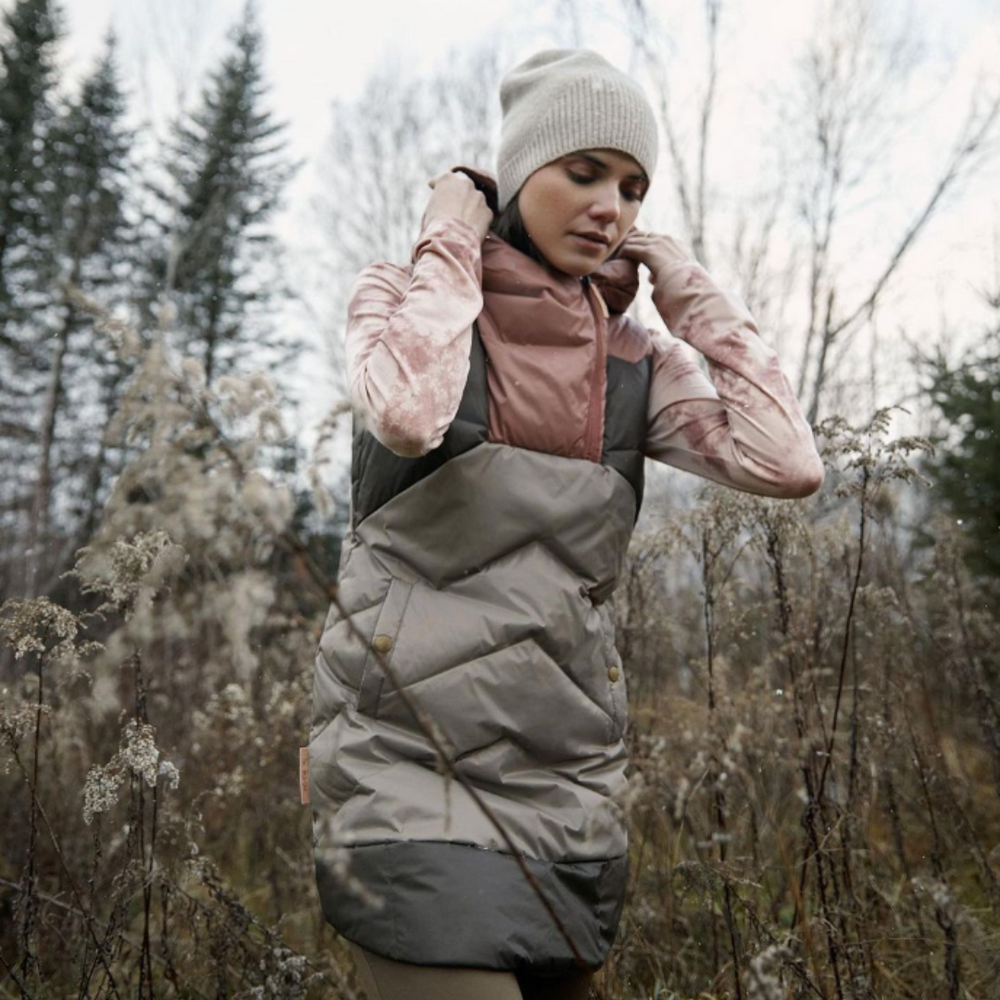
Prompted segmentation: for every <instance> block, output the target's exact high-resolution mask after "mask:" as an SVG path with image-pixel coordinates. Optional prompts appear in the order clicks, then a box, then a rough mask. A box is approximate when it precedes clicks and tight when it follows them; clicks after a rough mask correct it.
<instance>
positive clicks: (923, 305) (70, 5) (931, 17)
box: [0, 0, 1000, 437]
mask: <svg viewBox="0 0 1000 1000" xmlns="http://www.w3.org/2000/svg"><path fill="white" fill-rule="evenodd" d="M11 2H12V0H0V7H3V8H9V7H10V6H11ZM61 2H62V8H63V10H64V11H65V13H66V15H67V20H68V32H69V34H68V38H67V40H66V43H65V44H64V46H63V50H62V53H63V54H62V61H63V66H64V71H65V76H66V78H67V79H69V80H73V79H76V78H78V77H79V76H80V75H81V74H83V73H85V72H87V71H88V70H89V69H90V67H91V65H92V62H93V60H94V58H95V57H96V55H97V54H98V52H99V51H100V49H101V47H102V41H103V38H104V36H105V34H106V32H107V30H108V28H109V27H111V26H113V27H114V29H115V31H116V32H117V34H118V36H119V40H120V42H121V46H120V56H119V66H120V69H121V71H122V74H123V77H124V83H125V85H126V87H127V88H128V90H129V91H130V93H131V101H132V104H131V109H130V110H131V113H132V115H133V118H134V119H136V120H141V119H150V120H151V121H152V123H153V124H154V125H156V124H157V123H158V122H162V119H163V116H164V115H166V114H169V113H173V112H174V111H175V109H176V108H177V107H178V106H179V105H181V104H186V105H188V106H191V105H192V104H193V103H194V102H195V101H196V99H197V96H198V92H199V90H200V87H201V85H202V84H203V82H204V74H205V72H206V70H207V69H210V68H212V67H214V66H215V65H216V64H217V62H218V59H219V57H220V56H221V55H222V53H223V52H224V51H226V46H227V42H226V33H227V31H228V30H229V28H230V27H231V25H232V24H233V23H234V22H235V21H236V20H237V19H238V18H239V16H240V14H241V12H242V9H243V0H61ZM617 6H618V5H616V4H615V3H613V2H611V0H606V2H603V3H576V4H573V3H572V2H570V3H565V2H564V3H562V4H558V3H550V4H548V5H547V6H543V5H541V4H539V3H537V2H530V0H494V2H493V3H490V4H481V3H470V2H469V0H434V2H421V3H416V2H412V0H410V2H406V3H399V2H377V0H373V2H363V3H352V4H343V5H342V4H336V3H318V2H316V0H311V2H307V0H258V9H259V12H260V23H261V26H262V28H263V34H264V45H265V67H266V75H267V81H268V83H269V84H270V86H271V90H270V93H269V95H268V106H269V107H270V109H271V110H273V111H274V112H275V114H276V116H277V118H278V119H279V120H284V121H287V122H288V123H289V128H288V130H287V131H286V138H287V140H288V142H289V153H290V154H291V155H292V156H294V157H301V158H306V159H307V160H308V161H309V162H310V164H312V163H314V162H315V160H316V158H317V156H318V154H319V153H320V151H321V148H322V145H323V142H324V140H325V139H326V137H327V135H328V133H329V129H330V104H331V101H332V100H333V99H334V98H341V99H346V100H349V99H351V98H352V97H354V96H355V95H357V93H358V92H359V91H360V89H361V87H362V86H363V84H364V81H365V78H366V76H367V75H368V74H369V73H370V72H371V71H372V70H373V69H375V68H376V67H378V66H379V65H381V64H382V63H384V61H385V60H386V59H387V58H390V57H395V58H398V59H399V60H400V62H401V64H402V65H404V66H406V67H407V69H408V70H414V71H421V70H427V69H430V68H431V67H432V66H433V65H434V64H435V62H436V61H439V60H441V59H442V58H444V57H445V55H446V54H447V53H448V51H449V50H450V49H452V48H453V47H454V46H456V45H460V44H462V43H463V42H467V41H473V40H476V39H481V38H483V37H484V36H486V35H488V34H489V33H490V32H491V31H495V30H497V29H498V28H499V27H500V26H509V25H511V24H516V25H517V27H518V30H519V35H518V38H519V41H518V43H517V44H518V46H520V47H521V50H520V51H517V52H514V53H513V56H514V58H515V60H516V59H521V58H524V57H525V56H527V55H528V54H530V53H531V52H533V51H535V50H537V49H540V48H544V47H549V46H564V45H573V44H583V45H586V46H588V47H591V48H596V49H598V50H599V51H601V52H602V54H604V55H605V56H606V57H608V58H609V59H611V60H612V61H613V62H616V63H617V64H618V65H619V66H621V67H622V68H626V61H627V58H628V48H627V44H626V42H625V39H624V38H623V37H622V34H621V32H620V31H619V30H617V22H616V15H615V13H614V12H615V11H616V9H617ZM650 6H651V7H652V8H653V9H654V10H656V11H657V12H658V13H659V15H660V16H661V18H662V19H663V23H664V24H665V25H666V26H667V30H668V32H669V35H670V39H669V41H670V44H671V51H672V52H673V53H674V56H673V57H674V59H675V61H676V65H675V66H674V67H673V69H674V75H673V77H672V80H673V82H674V86H676V87H677V92H676V93H675V94H674V95H673V96H674V100H675V101H676V102H678V104H679V106H680V107H681V109H682V110H683V108H684V106H685V97H686V96H689V95H690V96H694V95H695V94H697V92H698V89H699V88H700V87H701V86H702V85H703V67H704V63H705V59H704V50H703V48H702V47H701V45H700V43H701V42H702V41H703V37H704V35H703V27H702V22H703V16H704V15H703V4H701V3H696V2H693V0H673V2H667V0H653V2H651V3H650ZM873 6H875V5H873ZM878 6H879V7H883V6H884V7H885V9H886V10H887V11H888V15H889V17H890V19H893V18H896V19H901V18H905V17H906V16H907V14H908V13H909V14H912V16H913V17H915V18H917V19H918V21H919V23H920V25H921V30H922V34H923V35H924V37H925V38H926V39H927V43H928V45H929V51H928V54H927V61H926V64H925V67H924V68H923V69H922V70H921V72H920V73H919V74H918V76H917V79H916V81H915V83H914V88H913V93H912V95H911V96H912V106H913V107H914V109H917V108H918V107H919V108H920V110H919V112H917V111H916V110H915V113H914V120H913V123H912V131H911V132H910V133H909V134H908V135H904V136H901V137H900V139H899V141H898V142H896V143H894V145H893V149H892V150H886V156H885V160H884V164H880V165H877V166H876V168H875V169H876V170H878V169H880V168H881V170H882V171H883V172H884V175H885V176H884V180H885V183H886V184H887V185H888V186H889V188H890V190H891V192H892V194H893V197H892V198H891V199H889V198H882V199H879V198H876V199H873V203H872V204H869V205H858V206H856V207H855V212H854V214H855V216H856V218H855V220H854V224H855V229H854V239H855V241H856V245H855V247H854V248H853V249H852V250H851V252H850V253H849V254H846V255H845V256H846V257H848V258H849V259H847V260H845V262H844V267H845V278H846V280H847V282H848V286H847V287H850V281H851V280H852V279H851V268H852V267H854V268H855V269H856V270H855V272H854V280H856V281H857V283H858V287H859V288H861V287H862V286H863V284H864V280H865V278H866V277H867V275H866V272H865V270H864V267H865V265H864V253H865V252H866V250H868V249H870V250H871V252H872V254H873V264H872V266H875V265H874V260H875V257H874V255H875V254H878V253H879V252H881V254H882V256H881V257H880V258H879V259H882V260H884V253H885V247H886V246H888V245H890V244H891V243H892V241H893V240H894V239H898V236H899V234H900V227H901V226H903V225H904V224H905V222H906V221H907V220H909V219H911V218H912V216H913V213H914V209H915V207H916V206H920V205H922V204H923V203H924V202H925V201H926V198H927V197H928V194H929V186H930V184H931V182H932V181H933V180H934V179H936V176H937V174H936V170H937V169H938V168H939V167H940V164H941V163H942V162H944V157H945V155H946V153H947V147H948V143H949V141H950V139H951V138H952V137H953V136H954V134H955V130H956V128H957V126H958V118H959V116H961V115H964V113H965V111H966V107H967V103H968V99H969V94H970V92H971V91H972V90H973V89H974V87H975V86H976V85H975V83H974V82H973V81H974V80H975V75H976V73H977V72H982V71H984V70H986V68H987V67H989V66H991V65H992V66H993V67H996V66H1000V13H998V3H997V0H952V2H949V3H948V4H943V3H940V2H938V0H897V2H893V3H889V4H886V5H882V4H880V5H878ZM722 8H723V21H722V24H723V29H722V39H721V51H720V65H719V74H720V76H719V109H718V119H717V121H716V124H715V129H714V132H713V135H714V136H715V147H714V149H713V151H712V158H711V160H710V167H711V169H712V170H713V177H712V179H713V182H714V183H715V184H716V185H717V189H718V191H719V192H720V196H719V203H720V205H721V204H722V203H723V201H724V200H725V196H727V195H728V196H733V197H737V196H739V195H741V194H744V193H748V192H746V191H745V190H744V188H745V186H746V184H747V183H748V178H749V177H751V176H752V175H754V174H755V173H759V172H760V171H761V170H767V168H768V163H769V158H770V155H771V153H772V150H771V145H772V144H771V143H770V142H769V138H770V136H769V133H768V132H767V131H766V130H765V129H764V127H763V126H760V125H758V124H757V120H756V119H755V118H754V115H756V114H757V113H758V111H759V109H760V108H761V107H762V105H763V103H765V99H766V95H767V94H768V93H769V92H770V90H771V89H772V88H777V87H779V86H780V85H781V82H782V81H783V80H785V79H787V75H788V74H789V73H790V72H791V70H792V67H793V61H794V59H795V58H796V57H797V56H798V55H799V54H800V53H801V46H802V44H803V42H804V40H805V39H806V37H807V36H808V33H809V31H810V27H811V25H812V24H813V21H814V19H815V18H816V16H817V14H818V12H819V11H820V10H821V4H820V3H819V0H738V2H737V0H732V2H724V3H723V5H722ZM557 9H558V10H561V11H562V12H563V13H562V16H561V17H560V18H554V17H553V11H554V10H557ZM192 25H193V26H194V30H193V31H192V30H191V26H192ZM688 66H690V72H688V71H687V67H688ZM997 80H998V78H997V75H996V74H994V76H993V77H992V87H993V92H995V90H996V87H997V86H998V83H997ZM949 81H950V82H949ZM686 86H687V87H689V89H688V90H687V91H686V90H685V87H686ZM942 87H947V89H946V90H945V91H944V92H943V93H942V94H941V95H939V96H937V98H936V100H935V101H934V102H933V103H932V104H930V105H928V106H926V107H921V106H920V102H921V101H922V100H929V99H930V97H931V95H937V94H938V90H939V89H940V88H942ZM686 103H687V104H689V105H690V107H692V108H694V107H695V104H694V102H693V101H689V102H686ZM665 159H666V157H665V156H662V155H661V162H662V161H664V160H665ZM315 183H316V180H315V176H314V175H313V173H312V171H311V169H310V168H309V167H306V168H305V169H304V170H302V171H300V174H299V176H298V177H297V179H296V180H295V182H294V186H293V188H292V189H291V191H290V193H289V207H288V209H287V210H286V212H285V213H284V215H283V217H282V218H281V219H279V220H277V227H278V230H279V232H280V233H281V235H282V236H283V237H284V238H285V240H286V241H287V242H288V243H289V244H291V245H292V249H293V250H294V249H295V244H296V243H297V242H299V243H301V244H302V245H305V244H306V243H308V241H309V240H310V239H314V238H315V235H314V234H313V235H309V234H308V233H307V228H308V218H309V216H308V210H307V208H306V202H307V198H308V194H309V191H310V190H311V186H313V185H315ZM654 191H655V187H654ZM966 191H967V193H966V194H965V195H964V196H963V198H962V199H961V201H956V203H955V204H953V205H949V206H948V207H947V210H946V211H944V212H942V214H941V217H940V219H938V220H937V221H935V222H934V223H933V228H932V231H930V232H929V233H928V235H927V237H926V238H925V239H924V241H923V242H922V244H921V246H920V248H919V250H918V251H917V252H915V253H914V254H913V255H912V258H911V259H910V260H909V261H908V263H907V267H906V272H905V277H904V278H903V279H902V280H901V281H900V282H899V283H898V286H897V289H896V293H895V298H894V301H895V302H896V305H897V306H898V310H899V311H898V314H894V315H892V316H889V317H887V320H886V321H888V322H897V323H907V324H908V325H909V332H910V334H911V335H914V334H915V333H917V328H919V327H920V326H921V324H923V325H925V326H926V336H927V337H928V338H933V337H935V336H937V334H938V331H939V327H940V324H941V321H942V316H943V315H944V314H947V315H948V316H949V318H951V317H953V316H955V315H956V314H957V313H959V312H960V311H961V310H962V309H963V308H974V307H973V305H972V303H973V301H974V300H973V296H972V294H971V288H972V287H974V286H983V285H985V284H986V283H987V282H988V280H989V278H990V275H992V274H994V273H995V272H996V269H997V267H998V264H997V262H996V260H995V258H994V256H993V254H994V251H995V248H994V245H993V241H994V239H996V238H997V233H998V229H1000V169H998V163H997V161H996V160H994V162H993V163H992V165H991V167H990V170H989V171H988V172H986V173H984V174H982V175H981V176H980V178H979V179H978V180H977V181H976V182H975V183H974V184H973V185H971V186H968V187H967V188H966ZM665 194H666V192H665ZM661 197H663V196H661ZM880 240H884V241H886V242H885V243H883V244H881V245H879V242H880ZM980 315H982V312H981V310H980ZM327 335H330V331H328V333H327ZM762 335H764V336H765V337H766V332H765V331H762ZM796 356H797V355H796ZM306 370H307V371H308V372H309V382H310V384H311V386H312V387H314V388H315V387H316V385H317V382H318V387H319V389H320V390H322V388H323V381H322V376H321V375H320V374H319V373H318V371H317V368H316V365H315V364H312V365H307V368H306ZM322 401H323V393H322V391H319V392H318V393H317V394H316V396H315V398H314V400H313V403H312V404H311V410H310V412H309V413H308V414H307V420H309V421H312V420H314V419H315V418H316V416H317V415H318V412H319V408H320V407H321V406H322ZM886 401H887V400H882V402H886ZM306 437H309V435H308V433H307V434H306Z"/></svg>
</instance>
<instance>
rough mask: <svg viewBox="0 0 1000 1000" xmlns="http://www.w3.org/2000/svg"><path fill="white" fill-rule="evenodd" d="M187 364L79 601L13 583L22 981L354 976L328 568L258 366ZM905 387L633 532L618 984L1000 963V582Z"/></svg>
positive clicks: (138, 402) (878, 980) (139, 987)
mask: <svg viewBox="0 0 1000 1000" xmlns="http://www.w3.org/2000/svg"><path fill="white" fill-rule="evenodd" d="M134 349H135V350H138V348H134ZM197 376H198V373H197V372H196V371H195V372H192V371H191V369H190V365H188V366H187V367H186V368H185V370H184V371H183V372H181V373H176V372H173V371H172V370H171V369H170V366H169V364H167V362H166V359H165V358H164V357H163V356H162V354H156V355H154V354H152V353H151V354H150V355H149V356H148V357H146V358H145V359H144V361H143V364H142V365H141V367H140V369H139V374H138V376H137V378H136V380H135V383H134V384H133V387H132V391H131V392H130V394H129V397H128V398H127V400H126V405H125V406H124V407H123V409H122V412H121V413H120V415H119V419H120V420H122V421H124V422H125V423H126V424H127V425H128V426H130V427H132V428H133V430H134V434H135V436H136V439H141V440H142V441H143V442H144V443H145V445H146V449H145V451H144V453H143V455H142V456H141V458H140V459H138V460H137V462H136V463H135V464H134V465H133V467H131V468H130V469H129V470H128V472H127V474H126V475H125V476H123V477H122V480H121V482H120V483H119V484H118V488H117V489H116V492H115V495H114V497H113V498H112V500H111V502H110V503H109V505H108V509H107V510H106V513H105V519H104V523H103V524H102V526H101V529H100V532H99V533H98V535H97V536H96V537H95V538H94V539H93V540H92V543H91V545H90V546H88V548H87V549H86V550H84V551H83V552H81V553H80V558H79V560H78V562H77V565H76V569H75V571H74V573H75V579H76V580H77V581H78V600H77V602H76V603H75V604H74V606H73V607H71V608H63V607H58V606H56V605H54V604H52V603H51V602H49V601H47V600H45V599H38V600H33V601H9V602H7V603H6V604H5V605H4V606H3V609H2V611H0V625H2V631H3V634H4V638H5V640H6V642H7V643H8V644H9V646H10V649H11V650H12V651H13V654H14V656H15V657H16V658H15V659H13V661H12V662H13V663H14V664H15V666H16V669H15V672H14V674H13V675H12V676H11V677H9V678H7V680H6V682H5V683H6V686H5V687H4V688H3V690H2V695H0V760H2V761H3V765H2V767H3V772H2V774H0V796H2V801H3V803H4V823H3V826H2V829H0V996H4V997H14V996H17V997H32V998H38V1000H42V998H57V997H58V998H62V997H71V996H75V997H81V998H82V997H95V998H96V997H101V998H103V997H123V998H124V997H139V998H140V1000H141V998H143V997H154V996H156V997H161V996H162V997H168V996H169V997H175V996H176V997H192V998H195V997H214V998H223V997H226V998H229V997H233V998H236V997H240V998H242V997H253V998H261V1000H263V998H278V997H281V998H295V997H303V998H305V997H310V998H312V997H317V998H318V997H331V996H338V997H343V998H351V997H354V996H357V995H358V992H357V987H356V985H355V979H354V975H353V970H352V967H351V962H350V960H349V957H348V954H347V951H346V948H345V947H344V943H343V942H342V941H341V940H340V939H338V938H337V936H336V935H335V934H334V933H333V932H332V930H331V929H330V928H329V927H327V926H326V925H325V924H324V922H323V919H322V915H321V913H320V910H319V904H318V899H317V896H316V892H315V886H314V881H313V867H312V857H311V829H310V817H309V811H308V809H306V808H304V807H302V806H301V805H300V804H299V800H298V784H297V759H298V749H297V748H298V747H299V746H300V745H301V744H303V743H304V742H305V740H306V736H307V733H308V722H309V719H308V717H309V698H310V691H311V682H312V664H313V657H314V654H315V647H316V642H317V640H318V636H319V632H320V629H321V627H322V624H323V620H324V618H325V615H326V612H327V608H328V604H329V600H330V598H331V596H333V597H334V599H336V588H335V586H334V585H333V581H331V580H330V579H328V578H327V573H325V572H324V570H323V568H322V567H320V566H318V565H317V564H316V562H315V561H313V560H311V559H310V557H309V547H308V545H307V544H306V543H305V542H303V541H302V539H301V538H300V537H299V536H298V534H296V532H295V531H294V530H293V528H292V504H291V502H290V496H289V492H288V490H287V488H286V487H284V486H283V485H281V484H275V483H272V482H270V481H269V480H268V479H267V478H266V477H264V476H263V475H261V474H260V473H258V472H255V471H254V469H255V467H256V465H255V464H256V462H257V458H258V452H259V449H260V448H261V447H262V446H264V445H265V444H266V442H267V441H268V440H269V439H273V438H269V435H270V434H272V433H273V428H274V427H275V416H274V410H273V403H272V401H271V399H270V397H269V390H268V384H267V381H266V380H265V379H258V380H254V381H252V382H251V383H240V382H237V381H235V380H228V383H227V384H226V385H217V386H212V387H208V386H205V385H204V384H203V380H200V379H199V378H198V377H197ZM341 412H343V411H341ZM888 418H889V413H888V412H882V413H880V414H878V415H877V416H876V418H875V420H873V421H872V423H871V424H870V425H869V426H866V427H863V428H852V427H850V426H849V425H847V424H846V423H845V422H843V421H840V420H830V421H827V422H826V423H825V424H824V425H822V426H821V427H819V428H817V439H818V440H819V441H820V443H821V444H822V445H823V447H824V452H825V460H826V462H827V468H828V478H827V483H826V485H825V486H824V489H823V491H822V492H821V493H820V494H819V495H817V496H815V497H812V498H809V499H808V500H806V501H784V500H771V499H767V498H761V497H755V496H751V495H749V494H744V493H739V492H737V491H732V490H726V489H723V488H721V487H717V486H714V485H708V486H706V489H705V490H704V491H703V494H702V495H701V497H700V498H699V501H698V503H697V504H696V505H695V506H694V507H693V508H692V509H691V510H690V511H687V512H685V513H683V514H681V515H678V516H677V517H675V518H674V519H673V520H672V521H671V522H670V523H669V524H668V525H666V526H665V527H663V528H661V529H658V530H650V531H648V532H644V533H643V534H642V535H637V536H636V537H635V539H634V540H633V545H632V549H631V552H630V558H629V561H628V566H627V572H626V576H625V579H624V580H623V581H622V586H621V588H620V589H619V592H618V599H617V617H618V626H619V635H618V641H619V646H620V648H621V649H622V652H623V656H624V660H625V667H626V676H627V682H628V686H629V691H630V699H631V703H632V721H631V724H630V727H629V730H628V734H627V735H628V738H629V740H630V745H631V751H632V764H631V775H632V781H631V784H630V788H629V793H628V797H627V800H626V801H623V802H622V803H621V804H622V806H623V808H624V809H625V810H626V813H627V815H628V817H629V823H630V831H631V836H630V845H631V858H632V868H631V883H630V891H629V897H628V900H627V903H626V908H625V911H624V914H623V917H622V924H621V929H620V932H619V935H618V939H617V941H616V945H615V948H614V950H613V952H612V954H611V956H610V958H609V961H608V963H607V965H606V967H605V969H604V972H603V973H602V974H601V975H600V976H599V977H598V983H597V986H598V991H599V994H600V995H601V996H603V997H607V998H609V1000H610V998H615V1000H619V998H620V1000H637V998H660V1000H666V998H695V997H697V998H702V1000H708V998H723V997H725V998H731V997H732V998H737V997H738V998H747V1000H750V998H752V1000H776V998H785V997H789V998H791V997H794V998H806V997H817V998H819V997H822V998H829V1000H834V998H836V1000H845V998H851V1000H862V998H864V1000H868V998H871V1000H875V998H878V1000H890V998H897V997H898V998H927V1000H939V998H942V997H954V998H958V997H962V998H977V1000H989V998H992V997H997V996H1000V991H998V986H997V984H998V982H1000V937H998V932H997V928H998V927H1000V886H998V877H997V867H998V865H1000V856H998V850H997V844H998V832H1000V684H998V672H1000V671H998V662H997V657H998V653H997V650H998V648H1000V642H998V639H1000V636H998V625H997V617H996V615H995V613H994V610H993V609H994V608H995V606H996V605H995V603H994V599H995V596H996V587H995V584H994V583H991V582H989V581H985V582H984V581H975V580H973V579H971V578H970V577H969V576H968V574H967V572H966V571H965V569H964V566H963V563H962V559H961V544H962V540H961V538H960V537H959V536H957V535H956V534H955V527H954V525H953V524H952V523H951V521H950V520H949V519H948V518H947V517H946V516H945V515H944V513H943V512H935V511H933V510H931V512H930V513H929V514H928V515H927V516H926V517H924V518H923V523H922V528H923V529H924V534H925V536H926V537H928V538H930V539H931V540H932V542H931V544H930V545H928V546H926V547H924V548H918V547H917V546H916V545H915V544H914V542H913V538H912V532H911V531H909V529H908V528H907V527H906V525H904V524H903V523H902V515H901V510H902V506H903V501H904V500H905V499H907V498H912V497H913V496H917V495H923V493H924V491H925V487H924V486H923V485H922V484H921V481H920V477H919V476H918V475H916V473H915V471H914V468H913V467H912V466H911V464H910V458H911V456H913V455H914V454H915V453H916V454H919V452H920V451H921V450H923V449H925V448H926V447H927V444H926V442H924V441H922V440H920V439H897V440H889V439H888V438H887V428H888ZM238 431H240V432H241V433H237V432H238ZM241 434H242V436H241ZM346 874H347V875H348V876H349V872H347V873H346ZM345 891H349V889H348V888H347V887H345Z"/></svg>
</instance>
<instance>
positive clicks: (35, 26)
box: [0, 0, 63, 580]
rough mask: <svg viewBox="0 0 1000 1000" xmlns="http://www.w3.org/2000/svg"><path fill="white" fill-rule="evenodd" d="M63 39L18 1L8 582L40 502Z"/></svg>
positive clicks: (40, 5)
mask: <svg viewBox="0 0 1000 1000" xmlns="http://www.w3.org/2000/svg"><path fill="white" fill-rule="evenodd" d="M62 34H63V29H62V13H61V11H60V9H59V8H58V7H57V5H56V3H55V2H54V0H18V2H17V3H15V4H14V6H13V7H11V9H10V10H9V11H7V12H5V13H4V15H3V18H2V21H0V74H2V75H0V462H2V464H3V467H4V475H3V476H2V477H0V567H3V568H4V572H2V573H0V576H3V577H4V579H8V580H9V577H10V572H9V569H7V567H8V566H9V564H10V561H11V559H12V557H13V556H14V554H15V553H16V551H17V548H18V546H19V545H21V546H23V544H24V540H23V536H24V530H25V525H26V520H27V517H28V514H29V511H30V509H31V507H32V504H33V503H34V496H35V488H34V487H35V475H34V473H35V469H36V461H37V456H38V445H39V441H40V438H41V429H40V426H39V421H38V397H39V394H40V393H42V392H44V389H45V385H46V384H47V382H48V376H49V368H50V359H51V348H50V346H49V337H50V336H51V334H52V323H53V320H54V316H53V310H52V305H53V301H54V299H55V294H56V293H55V289H54V286H55V276H56V274H57V264H56V262H55V261H56V254H55V252H54V250H55V246H54V239H55V233H56V232H57V230H58V226H59V222H58V214H59V211H58V210H59V204H58V198H57V197H56V194H55V182H54V178H55V176H56V174H57V166H56V164H55V163H54V162H53V157H52V153H51V143H50V138H51V131H52V128H53V125H54V122H55V118H56V100H55V96H54V95H55V93H56V86H57V83H58V81H57V78H56V64H55V54H56V49H57V46H58V43H59V41H60V40H61V38H62ZM5 564H6V565H5Z"/></svg>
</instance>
